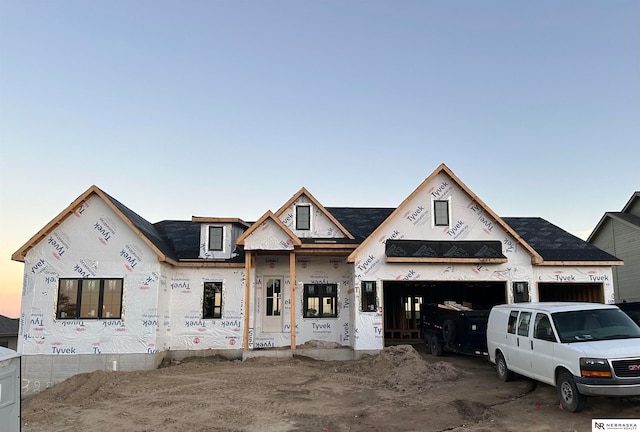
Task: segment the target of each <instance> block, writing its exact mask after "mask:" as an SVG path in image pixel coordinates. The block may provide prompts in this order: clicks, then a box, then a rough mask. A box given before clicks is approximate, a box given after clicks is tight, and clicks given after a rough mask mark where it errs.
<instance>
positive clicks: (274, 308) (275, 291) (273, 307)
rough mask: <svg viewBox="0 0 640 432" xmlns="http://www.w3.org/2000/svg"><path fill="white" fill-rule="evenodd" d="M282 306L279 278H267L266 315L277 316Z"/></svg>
mask: <svg viewBox="0 0 640 432" xmlns="http://www.w3.org/2000/svg"><path fill="white" fill-rule="evenodd" d="M281 307H282V281H281V280H280V279H268V280H267V311H266V314H267V316H278V315H280V313H281Z"/></svg>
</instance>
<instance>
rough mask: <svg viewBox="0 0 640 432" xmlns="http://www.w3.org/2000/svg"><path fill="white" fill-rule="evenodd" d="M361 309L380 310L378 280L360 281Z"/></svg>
mask: <svg viewBox="0 0 640 432" xmlns="http://www.w3.org/2000/svg"><path fill="white" fill-rule="evenodd" d="M360 311H361V312H369V313H371V312H378V286H377V283H376V281H362V282H361V283H360Z"/></svg>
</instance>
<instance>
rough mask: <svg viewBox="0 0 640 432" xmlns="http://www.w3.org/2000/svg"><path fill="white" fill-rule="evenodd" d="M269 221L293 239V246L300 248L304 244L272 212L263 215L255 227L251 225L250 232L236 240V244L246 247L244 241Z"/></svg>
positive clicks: (268, 211)
mask: <svg viewBox="0 0 640 432" xmlns="http://www.w3.org/2000/svg"><path fill="white" fill-rule="evenodd" d="M267 220H271V221H273V222H274V223H275V224H276V225H278V227H280V229H281V230H282V231H284V232H285V234H287V235H288V236H289V237H291V240H293V244H294V245H295V246H300V245H301V244H302V242H301V241H300V239H299V238H298V236H296V235H295V234H294V233H293V232H292V231H291V230H290V229H289V228H287V226H286V225H285V224H283V223H282V221H281V220H280V218H279V217H276V215H274V214H273V212H272V211H271V210H267V212H266V213H265V214H263V215H262V217H261V218H260V219H258V220H257V221H256V222H255V223H254V224H253V225H251V227H250V228H249V229H248V230H246V231H245V232H243V233H242V234H241V235H240V237H238V239H237V240H236V244H237V245H240V246H242V245H244V241H245V240H246V239H247V237H249V236H250V235H251V234H252V233H253V232H254V231H255V230H257V229H258V228H259V227H260V225H262V224H263V223H264V222H266V221H267Z"/></svg>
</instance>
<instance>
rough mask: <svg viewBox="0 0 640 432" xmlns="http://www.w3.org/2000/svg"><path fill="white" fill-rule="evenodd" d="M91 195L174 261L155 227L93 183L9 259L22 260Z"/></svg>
mask: <svg viewBox="0 0 640 432" xmlns="http://www.w3.org/2000/svg"><path fill="white" fill-rule="evenodd" d="M93 195H97V196H98V197H100V198H101V199H102V200H103V201H104V202H105V203H106V204H107V205H108V206H109V207H110V208H111V209H112V210H113V211H114V212H115V213H116V214H117V215H118V216H119V217H120V218H121V219H122V220H123V221H124V222H125V223H126V224H127V225H128V226H129V228H131V229H132V230H133V231H134V232H135V233H136V234H137V235H138V236H139V237H140V238H141V239H142V240H143V241H144V242H145V243H146V244H147V245H148V246H149V247H150V248H151V249H152V250H153V251H154V252H155V253H156V254H157V255H158V259H159V260H160V261H175V257H174V255H173V251H172V249H171V248H170V247H169V246H168V245H167V244H166V243H165V241H164V239H163V238H162V237H161V236H160V235H159V234H158V232H157V231H156V230H155V227H154V226H153V225H152V224H151V223H150V222H148V221H147V220H146V219H144V218H143V217H141V216H140V215H138V214H137V213H135V212H134V211H132V210H131V209H129V208H128V207H127V206H125V205H124V204H122V203H121V202H120V201H118V200H117V199H115V198H113V197H112V196H110V195H109V194H107V193H105V192H104V191H102V190H101V189H100V188H99V187H97V186H95V185H93V186H91V187H90V188H89V189H87V190H86V191H85V192H84V193H83V194H82V195H80V196H79V197H78V198H76V199H75V200H74V201H73V202H72V203H71V204H69V206H68V207H67V208H65V209H64V210H63V211H62V212H60V213H59V214H58V215H57V216H56V217H55V218H53V220H51V222H49V223H48V224H47V225H46V226H45V227H44V228H42V229H41V230H40V231H38V232H37V233H36V234H35V235H34V236H33V237H31V238H30V239H29V241H28V242H27V243H25V244H24V245H23V246H22V247H21V248H20V249H18V250H17V251H16V252H15V253H14V254H13V255H12V256H11V259H12V260H14V261H21V262H24V258H25V256H26V254H27V252H28V251H29V249H31V248H33V247H34V246H35V245H36V244H38V243H39V242H40V241H41V240H43V239H44V238H45V237H47V236H48V235H49V234H51V232H53V231H54V230H55V228H56V227H57V226H58V225H60V224H61V223H62V222H64V221H65V220H66V219H67V218H68V217H69V216H71V215H72V214H74V212H76V211H77V210H78V208H79V207H80V206H81V205H82V204H83V203H85V202H86V201H88V200H89V198H91V197H92V196H93Z"/></svg>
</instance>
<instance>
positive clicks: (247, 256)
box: [243, 251, 253, 351]
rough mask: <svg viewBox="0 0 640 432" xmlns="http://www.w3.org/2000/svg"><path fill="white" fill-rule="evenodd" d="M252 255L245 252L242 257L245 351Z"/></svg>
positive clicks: (247, 340) (249, 252) (247, 343)
mask: <svg viewBox="0 0 640 432" xmlns="http://www.w3.org/2000/svg"><path fill="white" fill-rule="evenodd" d="M252 258H253V253H252V252H251V251H246V252H245V256H244V273H245V275H244V312H243V313H244V335H243V336H244V340H243V347H244V350H245V351H248V350H249V324H250V322H251V321H250V320H249V317H250V316H251V307H250V301H251V264H252V263H251V262H252V261H253V259H252Z"/></svg>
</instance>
